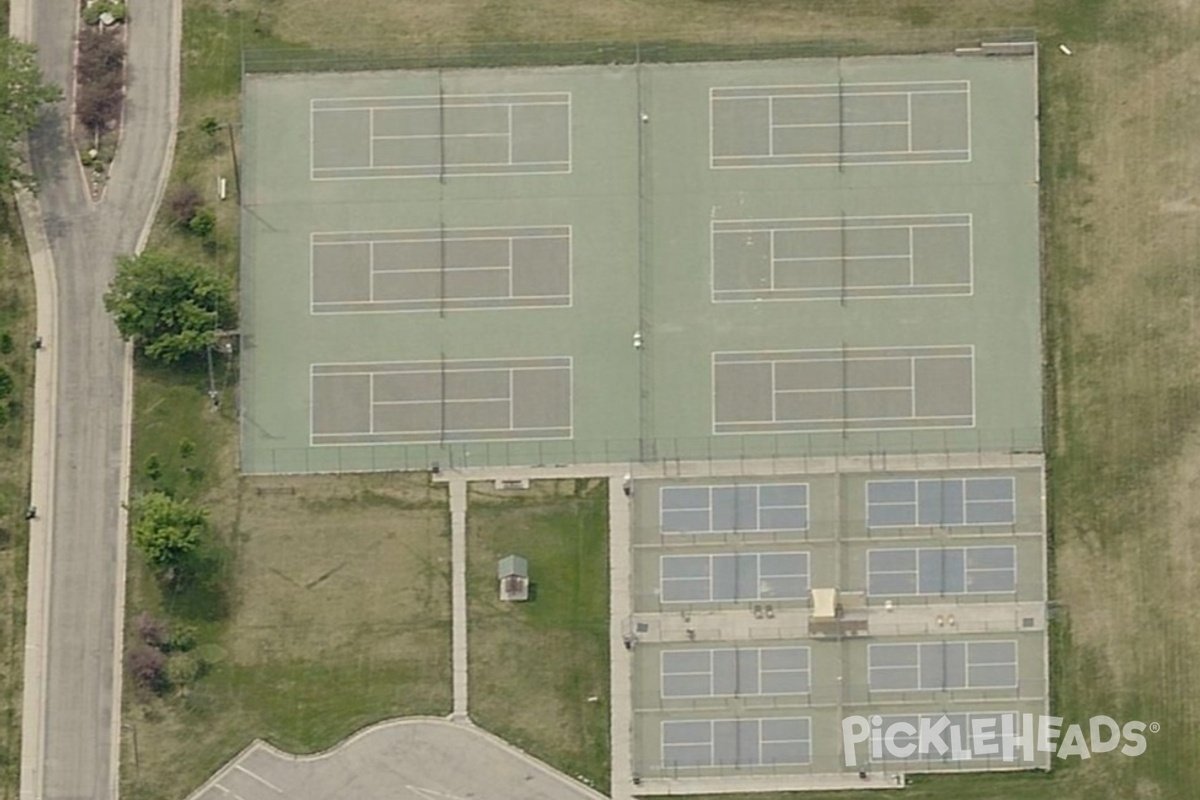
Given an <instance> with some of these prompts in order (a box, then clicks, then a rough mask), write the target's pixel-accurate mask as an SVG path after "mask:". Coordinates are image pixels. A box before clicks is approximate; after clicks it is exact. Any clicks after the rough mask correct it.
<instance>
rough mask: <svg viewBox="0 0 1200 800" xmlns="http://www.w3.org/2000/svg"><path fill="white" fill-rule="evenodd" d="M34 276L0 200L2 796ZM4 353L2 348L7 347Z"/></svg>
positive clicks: (12, 731) (18, 587) (21, 567)
mask: <svg viewBox="0 0 1200 800" xmlns="http://www.w3.org/2000/svg"><path fill="white" fill-rule="evenodd" d="M33 336H34V297H33V275H32V273H31V272H30V266H29V259H28V257H27V255H26V250H25V242H24V239H23V238H22V236H21V231H20V220H19V219H18V218H17V213H16V209H15V207H14V206H12V205H11V203H10V201H8V200H4V201H2V202H0V368H2V369H3V370H4V371H5V372H6V373H7V374H8V375H9V376H10V377H11V379H12V390H11V393H10V394H9V395H8V396H7V397H0V420H3V422H0V798H5V800H7V799H8V798H15V797H17V782H18V778H19V767H20V753H21V685H22V670H23V669H24V659H23V653H24V647H23V643H24V635H25V584H26V572H27V559H28V545H29V525H28V523H26V522H25V509H26V508H27V507H28V505H29V469H30V448H31V442H32V433H33V431H32V427H33V426H32V423H33V418H32V415H30V414H29V413H27V412H26V411H25V409H27V408H31V407H32V405H33V357H32V351H31V350H30V347H29V343H30V342H31V341H33ZM6 350H7V351H8V352H5V351H6Z"/></svg>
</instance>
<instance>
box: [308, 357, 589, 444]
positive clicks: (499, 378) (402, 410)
mask: <svg viewBox="0 0 1200 800" xmlns="http://www.w3.org/2000/svg"><path fill="white" fill-rule="evenodd" d="M311 406H312V413H313V422H312V431H313V433H312V436H313V443H314V444H343V445H345V444H379V443H385V442H440V441H445V440H447V439H451V440H453V439H471V440H475V439H569V438H570V437H571V359H570V358H542V359H507V360H499V359H497V360H456V361H415V362H394V363H390V364H388V363H384V364H371V363H368V364H314V365H313V367H312V401H311Z"/></svg>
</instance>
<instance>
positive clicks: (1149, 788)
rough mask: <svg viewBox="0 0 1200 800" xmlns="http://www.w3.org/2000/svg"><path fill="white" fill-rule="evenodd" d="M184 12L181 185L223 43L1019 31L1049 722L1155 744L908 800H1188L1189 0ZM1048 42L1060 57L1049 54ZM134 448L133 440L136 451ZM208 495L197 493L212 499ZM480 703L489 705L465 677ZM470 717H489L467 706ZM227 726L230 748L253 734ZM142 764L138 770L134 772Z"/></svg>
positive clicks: (224, 97)
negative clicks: (1036, 251) (1040, 337)
mask: <svg viewBox="0 0 1200 800" xmlns="http://www.w3.org/2000/svg"><path fill="white" fill-rule="evenodd" d="M185 16H186V22H185V26H186V33H185V65H184V95H183V108H184V118H183V121H182V122H183V126H182V130H183V133H182V134H181V136H182V138H181V141H180V148H179V151H178V160H177V163H176V167H175V172H174V176H173V182H176V183H178V182H180V181H182V180H190V181H195V182H196V184H197V185H198V186H201V187H202V188H204V187H206V186H212V185H213V184H214V182H215V177H216V176H217V175H218V174H225V175H228V174H230V173H231V172H232V169H233V159H232V152H231V151H230V149H229V146H228V143H227V142H224V143H223V142H221V141H219V138H213V137H208V135H207V134H203V133H202V132H200V131H199V129H198V127H197V126H198V124H199V122H200V120H202V119H204V118H205V117H206V116H213V117H214V118H217V119H219V120H220V121H221V122H233V123H236V118H237V108H238V106H237V101H236V91H237V77H238V74H237V73H238V70H237V63H238V62H237V53H238V51H239V48H240V47H241V46H242V45H243V44H245V45H247V46H251V47H260V46H279V45H281V44H288V45H300V46H309V47H322V48H324V47H329V48H351V47H355V46H359V47H361V46H362V45H363V43H364V42H365V43H366V44H367V45H373V44H377V43H376V42H374V41H373V40H372V38H371V37H363V36H362V31H364V30H377V31H387V36H388V46H389V47H390V48H396V49H402V48H404V47H405V46H418V45H422V46H423V45H428V44H431V43H454V42H463V41H475V42H480V41H514V40H521V41H530V42H535V43H536V42H538V41H569V40H587V39H596V40H619V41H629V40H635V39H636V40H683V41H713V42H747V41H767V40H772V39H780V38H786V39H795V38H802V37H807V36H830V37H835V38H849V37H852V36H854V35H855V34H857V33H858V32H861V31H864V30H868V31H892V32H895V34H896V36H897V40H898V41H901V40H904V41H910V40H911V37H912V36H913V35H914V33H915V32H919V31H921V30H937V29H944V28H968V27H977V26H986V27H1002V26H1007V25H1016V26H1036V27H1037V28H1038V30H1039V32H1040V35H1041V36H1042V37H1043V42H1044V43H1045V44H1046V45H1048V46H1046V47H1045V48H1044V52H1043V59H1042V67H1043V74H1042V82H1041V89H1042V121H1043V130H1042V144H1043V172H1042V177H1043V185H1042V189H1043V219H1044V229H1043V244H1044V269H1045V275H1046V284H1045V286H1046V288H1045V301H1046V302H1045V306H1046V323H1045V330H1046V338H1047V359H1048V372H1047V386H1048V387H1049V393H1048V394H1049V396H1048V403H1047V406H1048V408H1049V409H1050V411H1051V413H1050V415H1049V417H1048V423H1049V431H1050V436H1049V445H1048V446H1049V457H1050V465H1051V471H1050V491H1051V495H1050V510H1051V517H1052V527H1053V529H1052V538H1053V541H1052V547H1053V550H1054V558H1053V586H1054V588H1053V591H1054V594H1055V597H1056V598H1057V603H1058V605H1059V607H1060V609H1061V617H1060V621H1059V622H1058V623H1057V624H1056V627H1055V630H1054V633H1053V637H1052V670H1053V674H1054V678H1055V682H1054V687H1055V688H1054V692H1055V701H1054V706H1055V709H1056V712H1055V713H1058V714H1061V715H1063V716H1064V717H1067V719H1068V721H1084V720H1086V719H1087V718H1088V717H1090V716H1092V715H1094V714H1108V715H1110V716H1113V717H1117V718H1119V719H1141V720H1144V721H1146V722H1150V721H1157V722H1159V723H1160V724H1161V725H1162V726H1163V733H1161V734H1159V735H1157V736H1156V737H1154V738H1151V739H1150V741H1149V748H1148V750H1147V753H1146V754H1145V755H1143V756H1141V757H1139V758H1136V759H1129V758H1125V757H1122V756H1118V755H1114V754H1101V755H1097V756H1096V757H1094V758H1092V759H1089V760H1088V761H1086V762H1082V763H1065V764H1064V765H1063V766H1062V768H1059V769H1056V771H1055V773H1054V774H1053V775H1052V776H1051V777H1049V778H1047V777H1045V776H1040V775H1030V776H1008V775H983V776H966V777H954V778H920V779H918V780H917V781H916V785H915V786H914V787H913V789H912V790H911V791H910V794H911V795H912V796H913V797H922V798H944V799H945V800H952V799H954V800H957V798H977V799H978V800H984V799H985V798H987V799H992V798H994V799H995V800H1012V799H1016V800H1023V798H1030V799H1032V798H1042V797H1047V796H1054V797H1057V798H1062V800H1075V799H1076V798H1077V799H1078V800H1085V798H1087V799H1090V798H1094V797H1114V798H1116V797H1119V798H1153V799H1154V800H1171V799H1173V798H1181V799H1183V798H1188V799H1190V798H1192V797H1194V796H1195V791H1194V787H1195V786H1198V785H1200V760H1197V759H1196V758H1195V757H1194V751H1195V743H1196V742H1197V741H1200V727H1198V726H1200V722H1198V720H1200V686H1198V682H1200V672H1198V670H1197V668H1196V664H1198V663H1200V644H1198V642H1200V636H1197V633H1198V630H1197V629H1198V628H1200V621H1198V619H1200V618H1198V617H1197V616H1196V615H1194V614H1193V613H1191V609H1190V605H1191V598H1192V597H1194V596H1195V595H1196V593H1197V589H1198V588H1200V567H1198V566H1197V565H1198V564H1200V553H1198V552H1197V549H1198V547H1200V544H1198V537H1197V534H1196V530H1197V528H1198V526H1200V492H1197V491H1195V489H1196V486H1197V484H1200V430H1198V427H1197V422H1198V421H1200V363H1198V359H1197V355H1196V348H1195V341H1196V333H1197V328H1196V326H1197V304H1200V296H1198V294H1197V291H1198V288H1200V287H1198V282H1200V272H1198V270H1197V264H1196V263H1195V261H1196V255H1195V254H1196V253H1197V252H1200V251H1198V248H1197V244H1198V239H1200V196H1197V193H1196V191H1195V189H1194V188H1193V186H1192V185H1191V184H1192V179H1193V176H1194V175H1195V174H1196V167H1197V164H1198V161H1200V113H1197V112H1200V93H1198V92H1197V90H1196V88H1195V86H1194V84H1195V75H1196V74H1197V68H1198V67H1200V36H1198V34H1200V4H1196V3H1193V2H1187V1H1186V0H1041V1H1039V2H1036V3H1035V2H1033V0H1016V1H1015V2H1010V1H1009V0H969V1H968V0H960V1H959V2H952V3H947V2H944V0H939V1H938V2H933V1H932V0H908V1H907V2H905V1H903V0H898V1H897V2H883V3H881V2H875V0H852V1H849V2H848V1H847V0H809V2H795V1H793V0H757V1H756V2H746V1H745V0H645V1H644V2H634V1H633V0H596V2H592V3H586V4H585V3H562V2H558V1H557V0H448V1H447V2H439V3H436V4H429V3H424V2H419V1H418V0H396V2H393V3H386V4H380V3H374V2H371V1H370V0H347V2H345V3H343V4H341V5H339V7H338V13H337V14H333V15H331V14H329V13H328V6H327V5H325V4H321V3H318V2H316V0H233V1H232V2H226V0H221V2H217V0H187V3H186V15H185ZM1060 41H1063V42H1067V43H1069V44H1070V45H1071V47H1072V48H1073V50H1074V52H1075V55H1074V56H1072V57H1069V58H1068V57H1066V56H1062V55H1060V54H1059V53H1058V52H1057V50H1056V45H1057V43H1058V42H1060ZM535 46H536V45H535ZM209 191H211V190H209ZM217 218H218V234H217V238H216V245H215V246H208V245H204V244H203V243H200V242H197V241H195V240H192V239H188V238H187V237H184V236H180V235H179V234H177V233H172V232H170V231H169V230H168V229H167V226H166V225H165V224H162V223H160V225H159V226H158V229H157V231H158V233H157V235H158V236H159V237H160V238H159V242H160V243H161V244H162V245H163V246H167V247H169V248H173V249H178V250H180V251H181V252H189V253H194V254H195V255H196V257H198V258H206V259H211V260H212V263H214V264H215V265H217V266H218V267H219V268H222V269H229V270H232V269H233V268H234V267H235V265H236V254H237V251H236V246H235V245H236V239H235V236H236V209H235V208H234V206H233V204H232V203H228V204H226V205H221V206H219V207H218V208H217ZM139 380H142V381H144V380H145V377H144V376H143V377H142V378H140V379H139ZM142 394H143V389H142V388H139V398H141V397H142ZM200 398H201V400H200V401H198V402H194V403H191V404H190V405H185V406H181V407H179V408H177V409H175V410H174V411H173V412H172V413H171V414H170V415H169V417H168V418H169V419H171V420H178V424H179V425H181V426H183V427H184V428H185V429H188V428H190V426H195V425H199V424H200V423H199V422H197V420H203V419H205V417H204V416H203V414H202V412H201V411H200V408H201V406H202V405H203V400H202V395H200ZM189 415H194V418H193V416H189ZM205 424H207V423H205ZM139 430H140V428H139ZM189 435H191V434H189ZM230 437H231V434H230V431H228V430H225V431H223V432H222V433H220V435H215V434H212V439H213V445H212V447H211V449H212V451H213V453H214V456H213V457H214V458H216V459H217V460H216V461H214V462H213V466H212V468H211V469H212V472H213V473H214V474H215V473H219V472H221V470H223V469H227V467H226V466H223V465H226V464H229V463H231V462H230V461H229V459H231V458H232V438H230ZM193 438H197V437H195V436H193ZM199 441H200V439H199V438H197V442H198V443H199ZM162 448H163V449H165V448H166V445H163V446H162ZM143 452H144V451H143V450H142V449H141V446H140V445H139V457H140V458H144V456H143V455H140V454H141V453H143ZM217 454H219V458H218V457H217ZM135 463H138V464H140V463H141V461H140V460H139V461H137V462H135ZM189 480H190V478H189ZM220 485H222V486H224V487H225V488H226V490H228V489H229V488H230V487H231V486H237V484H230V483H224V484H220ZM216 486H217V484H213V485H212V486H210V487H208V488H207V489H205V491H207V492H213V493H214V494H213V496H219V495H220V494H221V493H220V492H217V491H216V488H215V487H216ZM239 492H241V490H240V489H239V490H237V491H234V492H233V495H234V496H236V497H239V498H240V500H239V501H238V502H237V503H232V504H230V503H229V501H228V499H227V497H226V499H221V500H218V506H219V507H220V508H223V509H224V510H221V511H219V513H218V516H221V517H222V518H223V519H227V518H234V519H236V517H237V514H239V513H244V512H246V511H248V510H250V509H252V507H253V506H254V505H255V504H256V503H258V502H259V498H258V497H257V496H254V497H248V496H245V495H244V493H239ZM223 504H224V505H223ZM222 515H224V516H222ZM234 560H235V561H236V556H235V558H234ZM535 568H536V567H535ZM132 596H133V595H131V597H132ZM531 608H532V606H531ZM518 613H519V612H518ZM233 627H234V626H232V625H231V626H230V630H232V628H233ZM481 652H482V651H481ZM477 680H478V678H477ZM473 688H476V687H475V686H473ZM478 691H481V692H484V693H485V695H486V690H485V689H484V688H483V687H479V688H478ZM538 696H540V695H539V694H538V693H534V692H532V691H531V693H530V695H529V697H530V698H536V697H538ZM473 710H476V709H473ZM477 711H478V713H480V714H483V715H485V716H486V707H481V708H479V709H477ZM577 716H578V711H577V709H571V708H567V709H566V710H565V711H563V713H562V715H561V717H560V718H558V719H557V720H554V721H551V722H547V721H543V723H541V724H543V725H547V726H551V727H552V726H553V725H566V724H569V722H570V720H572V719H575V718H577ZM299 719H300V718H299V717H297V720H299ZM243 722H244V725H243V729H242V730H241V731H240V733H241V734H242V735H244V736H246V737H248V736H251V735H254V734H255V733H258V732H259V731H260V730H262V729H263V728H262V727H261V726H259V727H256V724H255V723H254V722H253V721H251V720H244V721H243ZM172 725H173V726H172ZM193 728H194V726H191V725H187V724H184V722H182V721H181V720H175V721H174V722H173V723H172V724H167V723H164V724H162V725H160V727H159V728H158V729H157V734H158V736H159V738H161V739H163V741H162V742H161V743H158V744H157V746H160V747H162V748H163V749H164V750H168V749H170V748H175V750H174V751H172V752H179V751H182V750H183V749H184V747H185V745H186V743H187V742H188V741H189V740H190V738H191V737H192V736H193V734H194V731H193ZM514 735H515V734H514ZM142 739H143V741H144V740H145V734H144V733H143V734H142ZM126 745H127V750H128V737H127V742H126ZM598 763H599V762H598V761H596V762H594V764H598ZM566 766H568V767H569V764H567V765H566ZM127 767H128V764H127ZM142 771H143V773H146V772H147V771H148V767H147V766H146V764H145V763H143V765H142ZM196 771H197V772H199V768H198V767H197V768H196ZM129 774H130V770H129V769H128V768H127V769H126V775H127V776H128V775H129ZM126 779H127V780H128V777H127V778H126ZM129 796H136V795H133V794H130V795H129ZM142 796H146V797H149V796H152V795H151V794H149V793H144V794H143V795H142ZM853 796H854V795H851V794H845V793H839V794H833V795H825V797H836V798H841V799H843V800H845V799H846V798H851V797H853ZM871 796H872V797H873V796H874V795H871ZM906 796H908V795H906ZM802 797H805V798H814V799H815V798H817V797H819V796H818V795H811V794H806V795H802ZM771 800H777V798H771Z"/></svg>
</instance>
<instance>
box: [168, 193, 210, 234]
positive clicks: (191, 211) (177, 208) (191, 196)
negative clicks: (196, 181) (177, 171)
mask: <svg viewBox="0 0 1200 800" xmlns="http://www.w3.org/2000/svg"><path fill="white" fill-rule="evenodd" d="M202 204H203V200H201V198H200V191H199V190H198V189H197V188H196V187H195V186H192V185H191V184H188V183H184V184H181V185H179V186H176V187H175V188H173V189H171V191H170V193H169V194H168V195H167V213H168V214H169V215H170V218H171V222H172V223H173V224H175V225H178V226H179V227H181V228H186V227H187V225H188V223H189V222H191V221H192V217H194V216H196V212H197V211H199V210H200V206H201V205H202Z"/></svg>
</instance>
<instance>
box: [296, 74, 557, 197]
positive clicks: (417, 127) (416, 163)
mask: <svg viewBox="0 0 1200 800" xmlns="http://www.w3.org/2000/svg"><path fill="white" fill-rule="evenodd" d="M433 88H438V87H436V86H434V87H433ZM309 114H310V124H311V131H312V133H311V137H312V150H311V153H312V179H313V180H349V179H362V178H420V177H428V176H444V175H527V174H539V173H556V172H570V171H571V94H570V93H569V92H540V93H523V94H445V93H442V92H435V93H433V94H429V95H424V96H422V95H419V94H417V95H413V94H404V95H399V96H391V97H347V98H341V97H337V98H315V99H313V100H312V101H311V106H310V112H309Z"/></svg>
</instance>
